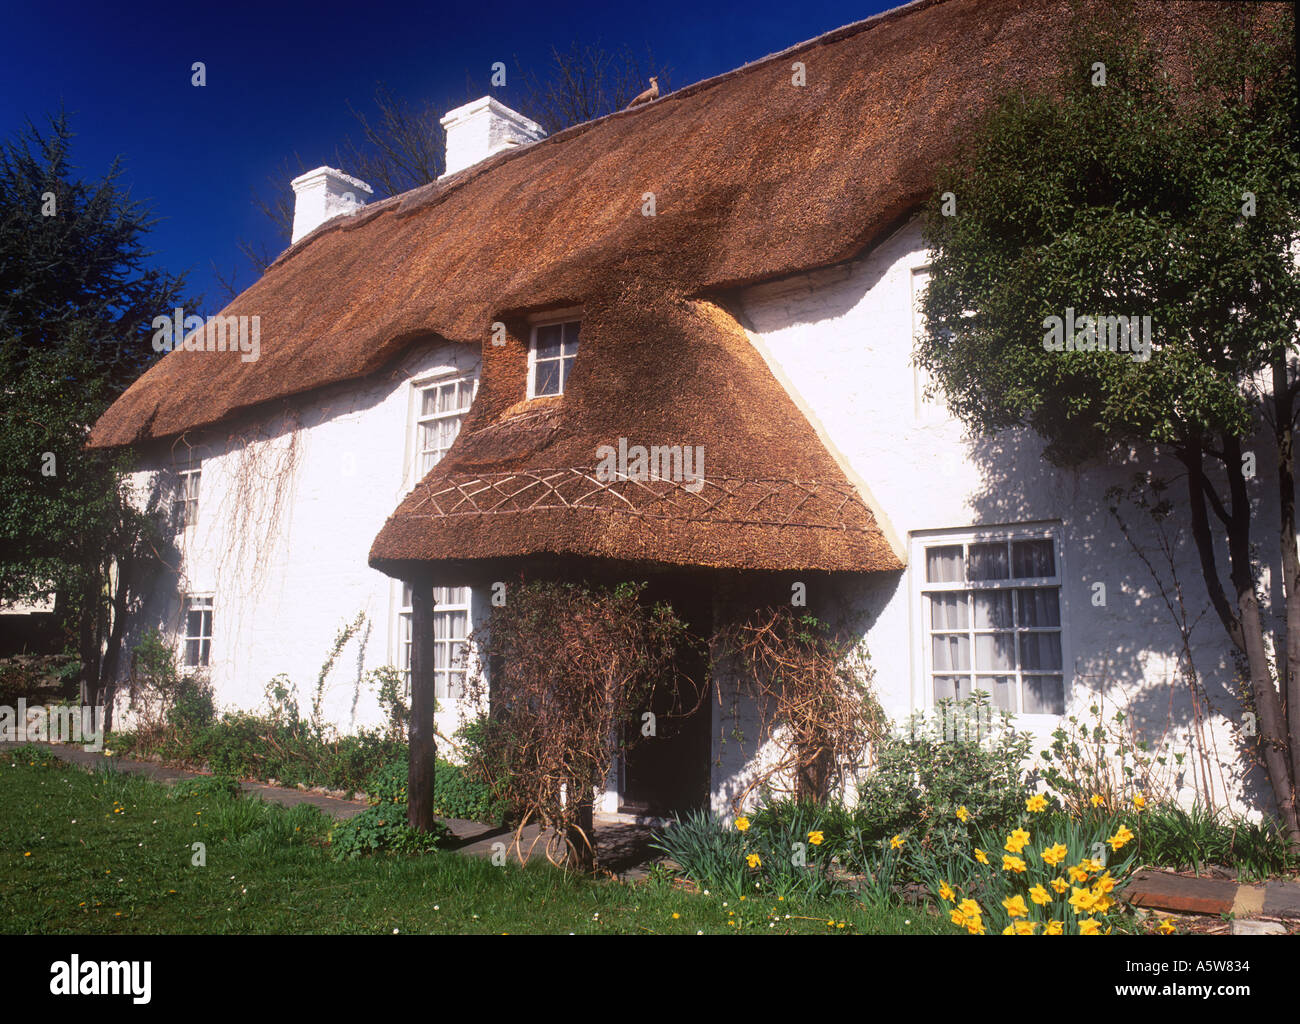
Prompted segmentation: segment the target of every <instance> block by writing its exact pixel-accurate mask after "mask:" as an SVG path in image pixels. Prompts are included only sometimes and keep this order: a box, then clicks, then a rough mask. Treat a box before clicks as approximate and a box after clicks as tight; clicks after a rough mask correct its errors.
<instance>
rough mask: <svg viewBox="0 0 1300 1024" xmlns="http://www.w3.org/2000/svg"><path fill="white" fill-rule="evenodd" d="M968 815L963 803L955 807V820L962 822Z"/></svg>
mask: <svg viewBox="0 0 1300 1024" xmlns="http://www.w3.org/2000/svg"><path fill="white" fill-rule="evenodd" d="M969 817H970V811H968V810H966V807H965V805H963V806H961V807H958V808H957V820H958V821H960V822H963V823H964V822H965V821H966V819H967V818H969Z"/></svg>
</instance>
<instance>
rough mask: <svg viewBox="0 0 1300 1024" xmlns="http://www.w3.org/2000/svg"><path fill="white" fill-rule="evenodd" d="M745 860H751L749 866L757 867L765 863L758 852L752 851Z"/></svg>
mask: <svg viewBox="0 0 1300 1024" xmlns="http://www.w3.org/2000/svg"><path fill="white" fill-rule="evenodd" d="M745 860H746V861H748V862H749V866H750V867H751V868H756V867H758V866H759V865H760V864H762V863H763V858H762V857H760V856H759V855H758V854H756V853H751V854H750V855H749V856H748V857H746V858H745Z"/></svg>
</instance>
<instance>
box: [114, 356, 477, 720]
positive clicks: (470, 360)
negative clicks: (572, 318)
mask: <svg viewBox="0 0 1300 1024" xmlns="http://www.w3.org/2000/svg"><path fill="white" fill-rule="evenodd" d="M208 358H213V359H220V358H230V356H229V355H228V354H225V353H216V352H214V353H210V354H209V356H208ZM477 372H478V353H477V352H476V351H474V350H472V349H470V348H468V347H466V346H456V345H450V344H440V345H437V346H425V347H423V348H421V349H420V350H418V351H414V352H412V353H411V354H410V355H409V356H408V358H407V359H406V360H405V361H404V362H403V363H402V365H401V366H400V368H399V369H398V370H397V371H395V372H394V373H392V374H386V375H382V376H381V377H379V378H378V379H372V380H370V381H367V382H364V383H361V384H359V385H357V384H354V385H352V386H350V387H340V388H336V389H332V390H331V391H329V392H328V393H326V392H322V393H320V394H317V395H313V396H310V397H308V398H305V399H303V400H302V401H301V402H300V403H299V404H298V405H297V407H296V411H295V412H294V413H291V414H288V415H287V416H276V417H273V418H271V419H269V420H264V421H262V422H259V423H256V424H248V425H244V424H239V425H236V426H232V427H229V428H226V429H224V430H217V431H210V432H207V433H205V434H204V435H203V436H200V437H195V436H190V437H189V438H187V440H188V442H189V444H190V445H193V446H194V447H193V454H194V455H195V456H197V457H199V458H201V459H202V463H201V465H202V477H201V491H200V499H199V514H198V523H197V525H196V527H194V528H193V529H192V530H187V531H185V533H184V534H183V535H182V536H180V537H178V542H179V548H180V554H181V556H182V560H181V565H182V569H181V573H180V574H179V578H176V577H172V578H166V577H164V579H162V580H160V581H159V582H158V584H157V586H156V587H155V588H154V591H153V593H152V595H151V598H150V600H149V601H148V602H147V603H146V606H145V607H144V608H143V609H141V610H140V611H139V612H138V613H137V614H136V615H134V616H133V618H132V622H131V629H130V633H129V636H128V639H127V652H129V651H130V649H131V648H132V646H133V645H134V644H135V643H136V642H138V639H139V636H140V633H141V632H142V631H143V630H144V629H146V628H149V627H150V626H162V627H164V628H165V629H168V630H170V631H171V632H172V634H173V635H175V636H176V637H177V643H178V649H179V645H180V636H181V635H183V627H184V619H183V616H182V614H181V608H180V599H179V594H180V593H181V592H189V593H196V594H211V595H212V596H213V604H214V610H213V641H212V655H211V663H210V666H209V669H208V675H209V678H210V679H211V681H212V684H213V687H214V691H215V694H216V698H217V702H218V705H219V707H220V708H222V709H233V708H241V709H249V710H251V709H255V708H258V707H259V706H263V707H264V705H265V688H266V685H267V683H268V682H269V681H270V680H271V678H272V677H273V676H275V675H277V674H279V673H284V674H286V675H288V676H289V678H290V679H291V680H292V682H293V683H294V684H296V687H297V690H298V694H299V697H298V700H299V705H300V708H301V710H302V712H303V714H304V715H305V714H308V713H309V712H310V707H311V700H312V692H313V689H314V687H315V684H316V679H317V676H318V674H319V672H320V669H321V666H322V665H323V663H324V662H325V660H326V658H327V656H328V654H329V652H330V650H331V648H332V646H333V642H334V638H335V636H336V635H337V633H338V631H339V630H340V629H341V628H342V627H343V626H344V625H345V624H348V623H351V622H353V621H354V620H355V619H356V618H357V616H358V615H364V616H365V620H364V623H363V625H362V628H361V629H360V631H359V632H358V634H357V635H356V636H355V637H354V638H353V639H351V640H350V641H349V642H348V643H347V644H346V645H345V647H344V648H343V649H342V651H341V652H340V654H339V657H338V659H337V660H336V662H335V664H334V666H333V669H332V671H331V672H330V673H329V675H328V676H327V678H326V686H325V689H324V698H323V703H322V710H323V717H324V718H325V719H326V720H327V721H329V722H331V723H333V724H334V725H336V726H337V727H338V728H339V729H341V730H343V731H350V730H353V729H355V728H357V727H361V726H373V725H377V724H379V723H380V722H381V721H382V714H381V711H380V708H379V705H378V702H377V700H376V695H375V693H374V692H373V689H371V688H368V687H367V686H365V685H363V677H364V676H365V674H366V673H368V672H369V671H370V670H372V669H374V668H378V667H380V666H383V665H390V664H391V665H396V664H397V663H398V657H399V648H398V634H397V609H398V607H399V603H400V584H399V583H397V582H396V581H393V580H390V579H389V578H388V577H387V576H385V575H383V574H382V573H379V572H376V571H375V570H373V569H371V568H370V567H369V566H368V565H367V557H368V554H369V551H370V545H371V544H372V543H373V541H374V538H375V535H376V534H377V533H378V532H379V530H380V528H381V527H382V526H383V524H384V521H385V520H386V519H387V517H388V516H389V515H390V514H391V513H392V511H393V509H394V508H396V507H397V504H398V502H399V501H400V500H401V498H402V497H403V496H404V494H405V493H406V491H407V490H408V489H409V487H410V486H412V485H413V484H414V483H415V482H416V477H415V474H414V473H413V472H412V469H411V467H412V466H413V463H414V454H413V452H412V450H411V446H412V440H413V439H412V435H413V431H412V423H413V417H412V408H413V387H412V384H411V382H412V381H413V380H423V379H427V378H428V377H430V376H433V375H443V374H446V375H465V374H468V375H475V376H476V375H477ZM250 435H252V436H253V437H255V438H258V440H255V441H254V443H253V444H252V445H248V444H245V443H243V442H244V440H245V439H246V438H247V437H249V436H250ZM186 450H187V449H186V446H185V445H184V444H183V443H177V444H175V445H170V446H169V447H168V450H167V451H162V450H158V451H152V452H149V453H148V456H147V459H146V461H145V463H144V468H143V469H141V470H140V471H139V472H137V473H136V475H135V480H136V484H137V487H138V488H139V490H140V491H141V493H144V492H146V491H147V489H148V488H149V487H150V486H151V485H152V484H153V482H154V481H155V479H156V471H157V470H158V469H159V468H160V467H161V466H164V465H166V464H167V463H168V462H170V461H171V460H173V459H174V460H175V461H176V463H177V464H181V465H183V464H184V463H185V461H186V457H187V456H186ZM250 453H256V454H250ZM290 453H293V454H292V455H291V454H290ZM241 481H242V483H241ZM277 499H278V501H279V510H278V513H277V512H276V510H275V505H276V502H277ZM474 598H475V600H477V601H478V602H479V604H480V605H482V604H484V603H485V601H486V598H485V595H481V594H475V595H474ZM124 674H125V673H124ZM439 703H440V711H441V713H440V715H439V728H440V730H441V731H443V732H445V733H447V734H448V735H449V734H450V733H451V732H452V731H453V730H454V729H455V728H456V725H457V723H458V715H457V708H456V707H455V704H456V703H457V702H452V701H446V700H441V701H440V702H439Z"/></svg>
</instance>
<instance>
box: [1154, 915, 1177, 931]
mask: <svg viewBox="0 0 1300 1024" xmlns="http://www.w3.org/2000/svg"><path fill="white" fill-rule="evenodd" d="M1156 931H1158V932H1159V933H1160V934H1161V935H1173V933H1174V932H1176V931H1178V929H1177V928H1175V927H1174V923H1173V921H1171V920H1169V918H1167V917H1166V918H1165V919H1164V920H1163V921H1161V922H1160V924H1159V926H1158V927H1157V928H1156Z"/></svg>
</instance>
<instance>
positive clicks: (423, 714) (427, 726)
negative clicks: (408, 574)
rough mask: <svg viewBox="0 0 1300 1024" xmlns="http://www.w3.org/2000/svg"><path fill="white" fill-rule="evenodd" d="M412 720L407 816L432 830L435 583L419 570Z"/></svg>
mask: <svg viewBox="0 0 1300 1024" xmlns="http://www.w3.org/2000/svg"><path fill="white" fill-rule="evenodd" d="M409 582H410V584H411V721H410V760H409V761H408V768H407V784H406V820H407V823H408V824H409V825H410V826H411V828H414V829H417V830H419V831H421V832H430V831H432V830H433V785H434V759H435V758H436V757H437V754H438V750H437V746H436V744H435V741H434V738H433V727H434V722H433V705H434V675H433V584H432V581H431V580H430V578H429V576H428V575H427V574H425V573H420V574H419V575H417V576H416V577H415V578H413V579H411V580H410V581H409Z"/></svg>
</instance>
